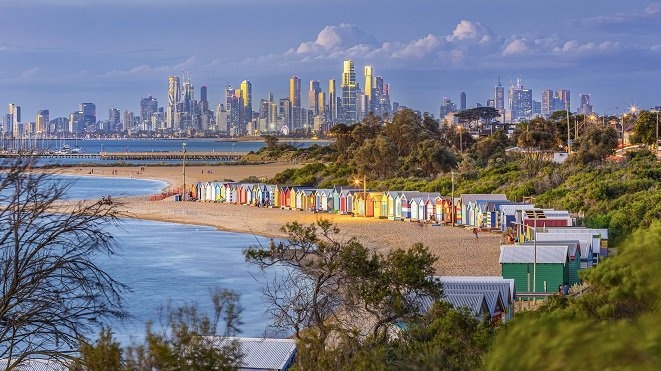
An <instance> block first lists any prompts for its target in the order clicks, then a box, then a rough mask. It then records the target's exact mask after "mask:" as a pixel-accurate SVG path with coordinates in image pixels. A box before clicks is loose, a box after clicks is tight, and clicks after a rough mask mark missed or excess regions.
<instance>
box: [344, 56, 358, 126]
mask: <svg viewBox="0 0 661 371" xmlns="http://www.w3.org/2000/svg"><path fill="white" fill-rule="evenodd" d="M341 86H342V112H343V114H344V117H343V120H342V121H343V122H344V123H345V124H351V123H354V122H356V121H357V112H356V93H357V90H358V85H357V84H356V71H355V70H354V62H353V61H352V60H345V61H344V68H343V70H342V85H341Z"/></svg>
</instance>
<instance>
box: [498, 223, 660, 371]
mask: <svg viewBox="0 0 661 371" xmlns="http://www.w3.org/2000/svg"><path fill="white" fill-rule="evenodd" d="M660 242H661V222H659V221H658V220H657V221H655V222H654V223H653V224H652V225H651V226H650V228H649V229H647V230H640V231H638V232H637V233H636V234H635V235H633V236H632V238H631V239H630V240H629V241H628V242H627V243H626V244H624V245H623V246H622V248H621V249H620V250H619V254H618V256H616V257H614V258H611V259H608V260H606V261H605V262H603V263H601V264H600V265H599V266H597V267H596V268H595V269H591V270H587V271H585V274H583V275H582V278H583V279H584V280H585V281H587V282H589V284H590V291H589V292H588V293H587V294H585V295H583V296H581V297H579V298H576V299H573V300H570V299H567V298H556V299H555V300H551V301H550V304H549V305H548V306H547V307H545V308H543V309H542V310H541V312H540V313H535V314H531V315H529V316H526V317H524V318H521V319H519V320H516V321H515V322H514V323H513V325H512V326H511V327H508V328H506V329H504V330H503V331H500V333H499V334H498V336H497V338H496V339H495V341H494V342H493V348H492V350H491V351H490V353H489V355H488V357H487V364H486V368H487V369H492V370H500V369H533V368H539V367H543V368H544V369H549V370H560V369H568V368H590V369H632V368H633V369H640V370H644V369H650V370H652V369H656V368H658V365H659V363H660V362H661V357H660V356H659V355H660V354H661V328H660V327H659V326H658V323H659V322H661V307H660V303H661V301H660V300H659V293H660V292H661V278H660V277H659V275H658V271H659V269H661V249H659V243H660ZM523 339H525V341H522V340H523ZM586 344H590V347H589V349H586V348H585V346H586Z"/></svg>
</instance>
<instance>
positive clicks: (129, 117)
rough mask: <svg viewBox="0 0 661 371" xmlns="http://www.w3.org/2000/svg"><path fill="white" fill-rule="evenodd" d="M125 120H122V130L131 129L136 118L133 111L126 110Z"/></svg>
mask: <svg viewBox="0 0 661 371" xmlns="http://www.w3.org/2000/svg"><path fill="white" fill-rule="evenodd" d="M123 117H124V120H123V121H122V130H131V129H133V125H134V124H135V118H134V117H133V112H131V111H129V110H124V116H123Z"/></svg>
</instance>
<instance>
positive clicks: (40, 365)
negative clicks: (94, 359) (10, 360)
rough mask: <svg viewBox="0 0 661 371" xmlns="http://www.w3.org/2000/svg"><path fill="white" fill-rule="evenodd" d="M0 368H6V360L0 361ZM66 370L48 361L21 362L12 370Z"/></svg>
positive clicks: (66, 368) (30, 360)
mask: <svg viewBox="0 0 661 371" xmlns="http://www.w3.org/2000/svg"><path fill="white" fill-rule="evenodd" d="M0 367H1V368H6V367H7V359H6V358H5V359H0ZM68 369H69V368H68V367H66V366H64V365H62V364H61V363H58V362H56V361H55V360H49V359H28V360H25V361H23V363H22V364H21V365H20V366H18V367H16V368H14V370H16V371H66V370H68Z"/></svg>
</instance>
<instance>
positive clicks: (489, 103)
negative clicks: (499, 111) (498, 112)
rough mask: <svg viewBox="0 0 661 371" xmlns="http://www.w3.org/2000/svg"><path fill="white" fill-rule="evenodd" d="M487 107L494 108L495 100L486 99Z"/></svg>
mask: <svg viewBox="0 0 661 371" xmlns="http://www.w3.org/2000/svg"><path fill="white" fill-rule="evenodd" d="M487 107H491V108H496V100H495V99H487Z"/></svg>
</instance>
